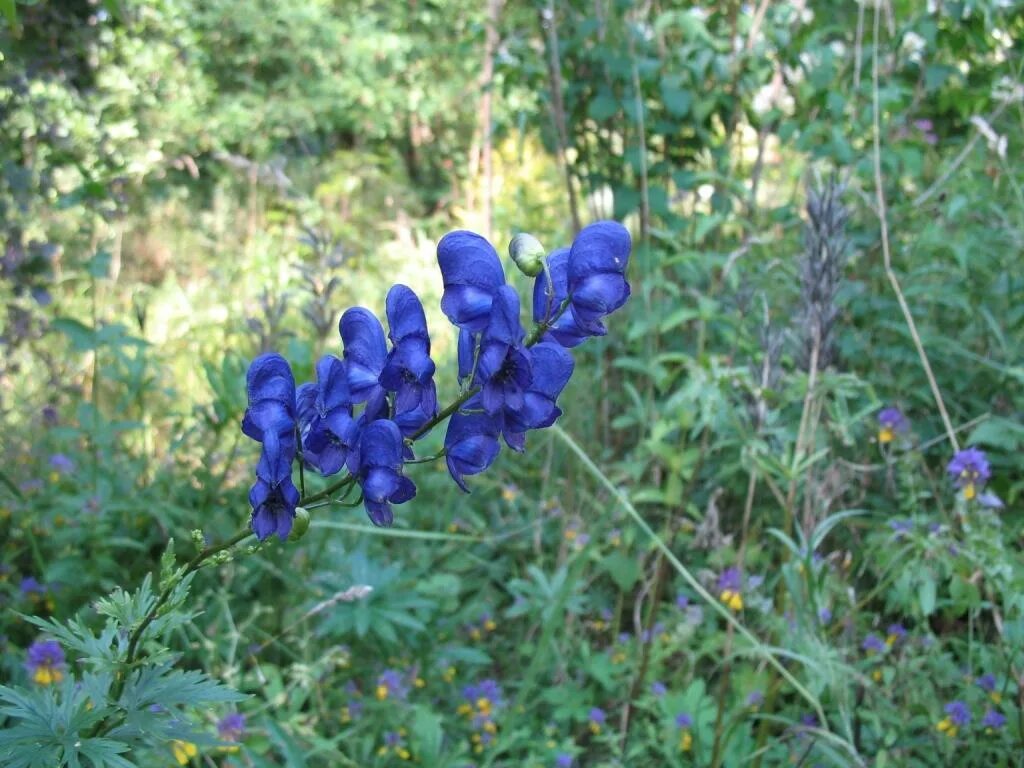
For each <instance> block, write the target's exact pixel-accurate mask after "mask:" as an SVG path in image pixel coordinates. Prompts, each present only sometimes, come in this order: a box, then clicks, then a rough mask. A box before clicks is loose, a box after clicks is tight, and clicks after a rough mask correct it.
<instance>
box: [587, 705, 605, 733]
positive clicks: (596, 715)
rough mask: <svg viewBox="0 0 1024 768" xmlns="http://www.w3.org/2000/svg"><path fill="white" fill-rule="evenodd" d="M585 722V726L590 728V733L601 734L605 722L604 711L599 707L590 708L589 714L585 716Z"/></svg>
mask: <svg viewBox="0 0 1024 768" xmlns="http://www.w3.org/2000/svg"><path fill="white" fill-rule="evenodd" d="M587 721H588V723H587V724H588V725H589V726H590V731H591V733H593V734H594V735H597V734H599V733H600V732H601V727H602V726H603V725H604V722H605V714H604V710H603V709H601V708H600V707H592V708H591V710H590V712H589V713H588V714H587Z"/></svg>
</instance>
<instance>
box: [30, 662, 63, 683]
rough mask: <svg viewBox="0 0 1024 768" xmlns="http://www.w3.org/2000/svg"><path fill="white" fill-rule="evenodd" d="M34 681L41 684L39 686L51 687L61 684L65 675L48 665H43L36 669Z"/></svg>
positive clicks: (33, 676)
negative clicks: (52, 684) (51, 685)
mask: <svg viewBox="0 0 1024 768" xmlns="http://www.w3.org/2000/svg"><path fill="white" fill-rule="evenodd" d="M32 679H33V680H35V681H36V682H37V683H39V685H50V684H51V683H59V682H60V681H61V680H63V679H64V673H63V672H61V671H60V670H59V669H56V668H54V667H51V666H50V665H48V664H41V665H40V666H38V667H36V671H35V674H33V675H32Z"/></svg>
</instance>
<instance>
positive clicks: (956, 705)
mask: <svg viewBox="0 0 1024 768" xmlns="http://www.w3.org/2000/svg"><path fill="white" fill-rule="evenodd" d="M944 711H945V713H946V716H947V717H948V718H949V720H950V722H951V723H953V725H956V726H960V727H962V726H965V725H967V724H968V723H970V722H971V710H970V709H968V707H967V705H966V704H964V703H963V702H962V701H960V700H957V701H951V702H950V703H949V704H947V705H946V707H945V709H944Z"/></svg>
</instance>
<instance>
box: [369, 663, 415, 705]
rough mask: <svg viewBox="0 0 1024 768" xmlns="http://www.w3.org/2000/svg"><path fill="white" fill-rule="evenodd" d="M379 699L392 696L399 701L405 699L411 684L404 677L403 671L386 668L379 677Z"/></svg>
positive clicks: (377, 694)
mask: <svg viewBox="0 0 1024 768" xmlns="http://www.w3.org/2000/svg"><path fill="white" fill-rule="evenodd" d="M376 696H377V699H378V700H380V701H384V699H387V698H392V699H397V700H398V701H405V700H406V699H407V698H408V696H409V685H408V684H407V683H406V682H405V680H404V679H403V677H402V673H401V672H399V671H398V670H395V669H385V670H384V671H383V672H382V673H381V674H380V677H378V678H377V691H376Z"/></svg>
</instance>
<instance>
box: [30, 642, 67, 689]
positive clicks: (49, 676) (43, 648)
mask: <svg viewBox="0 0 1024 768" xmlns="http://www.w3.org/2000/svg"><path fill="white" fill-rule="evenodd" d="M64 666H65V665H64V651H63V650H62V649H61V647H60V643H58V642H57V641H56V640H39V641H37V642H35V643H32V645H30V646H29V647H28V658H27V660H26V662H25V669H27V670H28V673H29V674H30V675H31V676H32V680H33V681H35V682H36V683H38V684H39V685H50V684H52V683H59V682H60V681H61V680H63V679H64Z"/></svg>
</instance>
